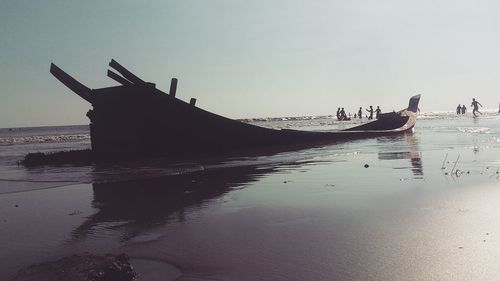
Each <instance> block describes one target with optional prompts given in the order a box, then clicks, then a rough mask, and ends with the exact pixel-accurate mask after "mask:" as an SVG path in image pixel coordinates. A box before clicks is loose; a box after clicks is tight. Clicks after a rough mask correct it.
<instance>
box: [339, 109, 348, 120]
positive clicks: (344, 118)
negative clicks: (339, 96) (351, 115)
mask: <svg viewBox="0 0 500 281" xmlns="http://www.w3.org/2000/svg"><path fill="white" fill-rule="evenodd" d="M346 119H347V115H345V110H344V108H343V107H342V109H341V110H340V120H342V121H343V120H346Z"/></svg>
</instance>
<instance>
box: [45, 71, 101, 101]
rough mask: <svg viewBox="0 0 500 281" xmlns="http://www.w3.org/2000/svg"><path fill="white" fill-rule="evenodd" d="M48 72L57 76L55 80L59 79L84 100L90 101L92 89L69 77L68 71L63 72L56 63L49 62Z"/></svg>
mask: <svg viewBox="0 0 500 281" xmlns="http://www.w3.org/2000/svg"><path fill="white" fill-rule="evenodd" d="M50 73H52V75H54V77H56V78H57V80H59V81H61V83H63V84H64V85H65V86H66V87H68V88H69V89H70V90H72V91H73V92H75V93H76V94H77V95H79V96H80V97H81V98H83V99H84V100H86V101H88V102H90V103H92V90H91V89H90V88H89V87H87V86H85V85H83V84H82V83H80V82H78V81H77V80H76V79H75V78H73V77H71V76H70V75H69V74H68V73H66V72H64V71H63V70H62V69H60V68H59V67H58V66H57V65H55V64H53V63H51V64H50Z"/></svg>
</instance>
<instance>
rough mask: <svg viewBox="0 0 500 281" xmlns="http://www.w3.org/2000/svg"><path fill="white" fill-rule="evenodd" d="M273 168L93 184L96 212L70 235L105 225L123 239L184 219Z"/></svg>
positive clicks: (76, 236) (212, 171)
mask: <svg viewBox="0 0 500 281" xmlns="http://www.w3.org/2000/svg"><path fill="white" fill-rule="evenodd" d="M273 171H274V168H262V167H260V168H258V167H255V166H244V167H234V168H224V169H214V170H207V171H201V172H195V173H188V174H182V175H175V176H168V177H160V178H152V179H140V180H131V181H123V182H111V183H94V184H93V193H94V198H93V201H92V206H93V207H94V208H96V209H97V212H96V213H95V214H93V215H91V216H89V217H88V218H87V219H86V221H85V222H84V223H83V224H81V225H80V226H79V227H78V228H76V229H75V230H74V231H73V237H74V238H85V237H86V236H87V235H89V234H92V233H93V232H94V231H95V230H96V229H97V228H99V229H101V230H102V227H103V226H104V227H107V228H108V229H110V230H119V231H120V232H121V239H122V241H126V240H129V239H132V238H134V237H136V236H137V235H139V234H141V233H143V232H144V231H145V230H147V229H150V228H154V227H156V226H161V225H164V224H166V223H168V222H169V221H170V220H177V221H183V219H184V215H185V214H186V213H188V212H189V211H190V210H192V209H195V208H197V207H201V206H203V204H204V203H206V202H207V201H209V200H212V199H216V198H218V197H220V196H222V195H224V194H225V193H227V192H228V191H230V190H232V189H234V188H237V187H239V186H242V185H245V184H248V183H251V182H254V181H257V180H258V179H259V177H260V176H262V175H264V174H267V173H271V172H273Z"/></svg>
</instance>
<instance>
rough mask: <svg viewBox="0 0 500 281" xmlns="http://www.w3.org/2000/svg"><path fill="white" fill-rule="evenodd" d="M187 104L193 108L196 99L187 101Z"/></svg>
mask: <svg viewBox="0 0 500 281" xmlns="http://www.w3.org/2000/svg"><path fill="white" fill-rule="evenodd" d="M189 104H190V105H192V106H194V105H195V104H196V99H195V98H191V100H190V101H189Z"/></svg>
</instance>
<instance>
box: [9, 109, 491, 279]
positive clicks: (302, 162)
mask: <svg viewBox="0 0 500 281" xmlns="http://www.w3.org/2000/svg"><path fill="white" fill-rule="evenodd" d="M242 121H243V122H248V123H251V124H255V125H258V126H263V127H269V128H275V129H282V128H287V129H300V130H311V131H333V130H339V129H344V128H348V127H351V126H355V125H358V124H360V123H363V122H366V119H362V120H359V119H358V120H353V121H342V122H340V121H337V120H336V119H335V117H333V116H303V117H283V118H256V119H245V120H242ZM88 148H90V136H89V127H88V126H87V125H78V126H54V127H33V128H5V129H0V280H10V278H13V276H15V274H16V272H18V271H19V270H21V269H23V268H26V267H28V266H30V265H33V264H38V263H42V262H46V261H53V260H57V259H60V258H62V257H65V256H68V255H73V254H82V253H92V254H105V253H126V254H127V255H129V256H130V258H131V261H132V264H133V265H134V266H135V267H136V268H137V270H138V272H139V273H140V276H142V278H143V279H142V280H450V281H451V280H498V276H500V267H499V266H498V263H499V262H500V250H499V249H500V224H499V223H498V222H499V220H500V203H499V202H500V201H499V198H500V115H499V114H497V113H495V112H488V113H485V114H483V115H481V116H480V117H478V118H473V117H472V116H471V115H470V114H465V115H460V116H457V115H455V114H453V113H450V112H428V113H421V114H420V115H419V116H418V120H417V124H416V126H415V128H414V130H413V131H412V132H409V133H406V134H402V135H399V136H392V137H376V138H368V139H362V140H355V141H349V142H338V143H334V144H330V145H324V146H316V147H311V148H307V149H301V150H295V151H282V152H276V153H268V154H263V155H252V156H238V157H217V156H216V155H215V156H213V157H212V158H206V157H204V158H203V159H190V160H189V161H184V162H183V161H178V160H177V161H169V159H166V158H162V157H158V158H153V159H149V160H140V161H139V160H137V161H128V162H123V163H114V164H102V165H86V166H82V165H80V166H75V165H52V166H38V167H25V166H23V165H21V164H20V161H21V160H22V159H23V158H24V156H25V155H26V154H27V153H32V152H55V151H61V150H79V149H88ZM13 280H15V279H13Z"/></svg>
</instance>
